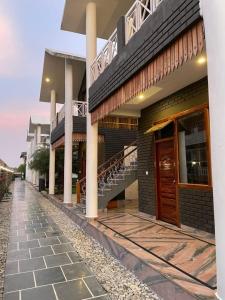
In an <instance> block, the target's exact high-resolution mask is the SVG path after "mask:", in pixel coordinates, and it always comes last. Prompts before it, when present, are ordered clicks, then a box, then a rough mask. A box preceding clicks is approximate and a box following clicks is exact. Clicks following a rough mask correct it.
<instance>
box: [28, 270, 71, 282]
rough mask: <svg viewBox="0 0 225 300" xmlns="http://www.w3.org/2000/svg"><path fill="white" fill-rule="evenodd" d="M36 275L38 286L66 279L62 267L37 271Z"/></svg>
mask: <svg viewBox="0 0 225 300" xmlns="http://www.w3.org/2000/svg"><path fill="white" fill-rule="evenodd" d="M34 275H35V280H36V284H37V285H38V286H40V285H47V284H52V283H57V282H63V281H66V279H65V276H64V275H63V272H62V270H61V268H60V267H54V268H49V269H45V270H40V271H35V272H34Z"/></svg>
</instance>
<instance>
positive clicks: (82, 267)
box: [4, 182, 108, 300]
mask: <svg viewBox="0 0 225 300" xmlns="http://www.w3.org/2000/svg"><path fill="white" fill-rule="evenodd" d="M25 186H26V184H25V183H21V182H19V183H17V184H15V189H14V199H13V206H12V214H11V229H10V238H9V246H8V256H7V264H6V276H5V283H4V289H5V290H4V292H5V294H4V299H5V300H31V299H32V300H40V299H43V300H70V299H71V300H72V299H73V300H81V299H98V300H106V299H108V296H107V295H106V292H105V290H104V289H103V288H102V287H101V285H100V284H99V283H98V281H97V279H96V277H95V276H94V275H93V274H92V272H91V271H90V269H89V268H88V266H87V265H86V264H85V263H84V261H82V259H81V257H80V256H79V255H78V253H77V252H76V251H75V249H74V247H73V245H72V243H71V242H70V240H68V239H67V238H66V237H65V236H64V234H63V232H62V231H61V230H60V228H59V227H58V226H57V225H56V224H55V223H54V222H53V220H52V218H51V217H50V216H49V215H48V213H47V212H46V211H45V210H44V209H43V208H42V207H41V206H40V204H39V202H38V197H36V196H35V195H36V194H34V193H31V192H30V191H29V189H26V188H25Z"/></svg>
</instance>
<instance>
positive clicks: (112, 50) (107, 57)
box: [91, 29, 118, 83]
mask: <svg viewBox="0 0 225 300" xmlns="http://www.w3.org/2000/svg"><path fill="white" fill-rule="evenodd" d="M117 41H118V38H117V29H116V30H115V31H114V32H113V34H112V35H111V37H110V38H109V40H108V41H107V43H106V45H105V47H104V48H103V50H102V51H101V52H100V54H99V55H98V56H97V57H96V59H95V60H94V62H93V64H92V65H91V80H92V83H93V82H94V81H95V80H96V79H97V78H98V77H99V75H100V74H101V73H102V72H103V71H104V70H105V68H106V67H107V66H108V65H110V64H111V62H112V60H113V58H114V57H115V56H116V55H117V52H118V51H117V50H118V49H117Z"/></svg>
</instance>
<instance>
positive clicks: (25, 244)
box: [19, 240, 40, 250]
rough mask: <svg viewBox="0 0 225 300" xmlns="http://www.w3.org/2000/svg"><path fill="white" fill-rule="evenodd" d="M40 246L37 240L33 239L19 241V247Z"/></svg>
mask: <svg viewBox="0 0 225 300" xmlns="http://www.w3.org/2000/svg"><path fill="white" fill-rule="evenodd" d="M37 247H40V245H39V243H38V241H37V240H33V241H27V242H20V243H19V249H20V250H22V249H31V248H37Z"/></svg>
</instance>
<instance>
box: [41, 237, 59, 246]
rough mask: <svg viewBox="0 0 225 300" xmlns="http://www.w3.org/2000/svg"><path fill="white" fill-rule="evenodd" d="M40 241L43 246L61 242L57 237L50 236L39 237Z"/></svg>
mask: <svg viewBox="0 0 225 300" xmlns="http://www.w3.org/2000/svg"><path fill="white" fill-rule="evenodd" d="M39 242H40V245H41V246H49V245H56V244H60V241H59V240H58V238H57V237H48V238H43V239H39Z"/></svg>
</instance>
